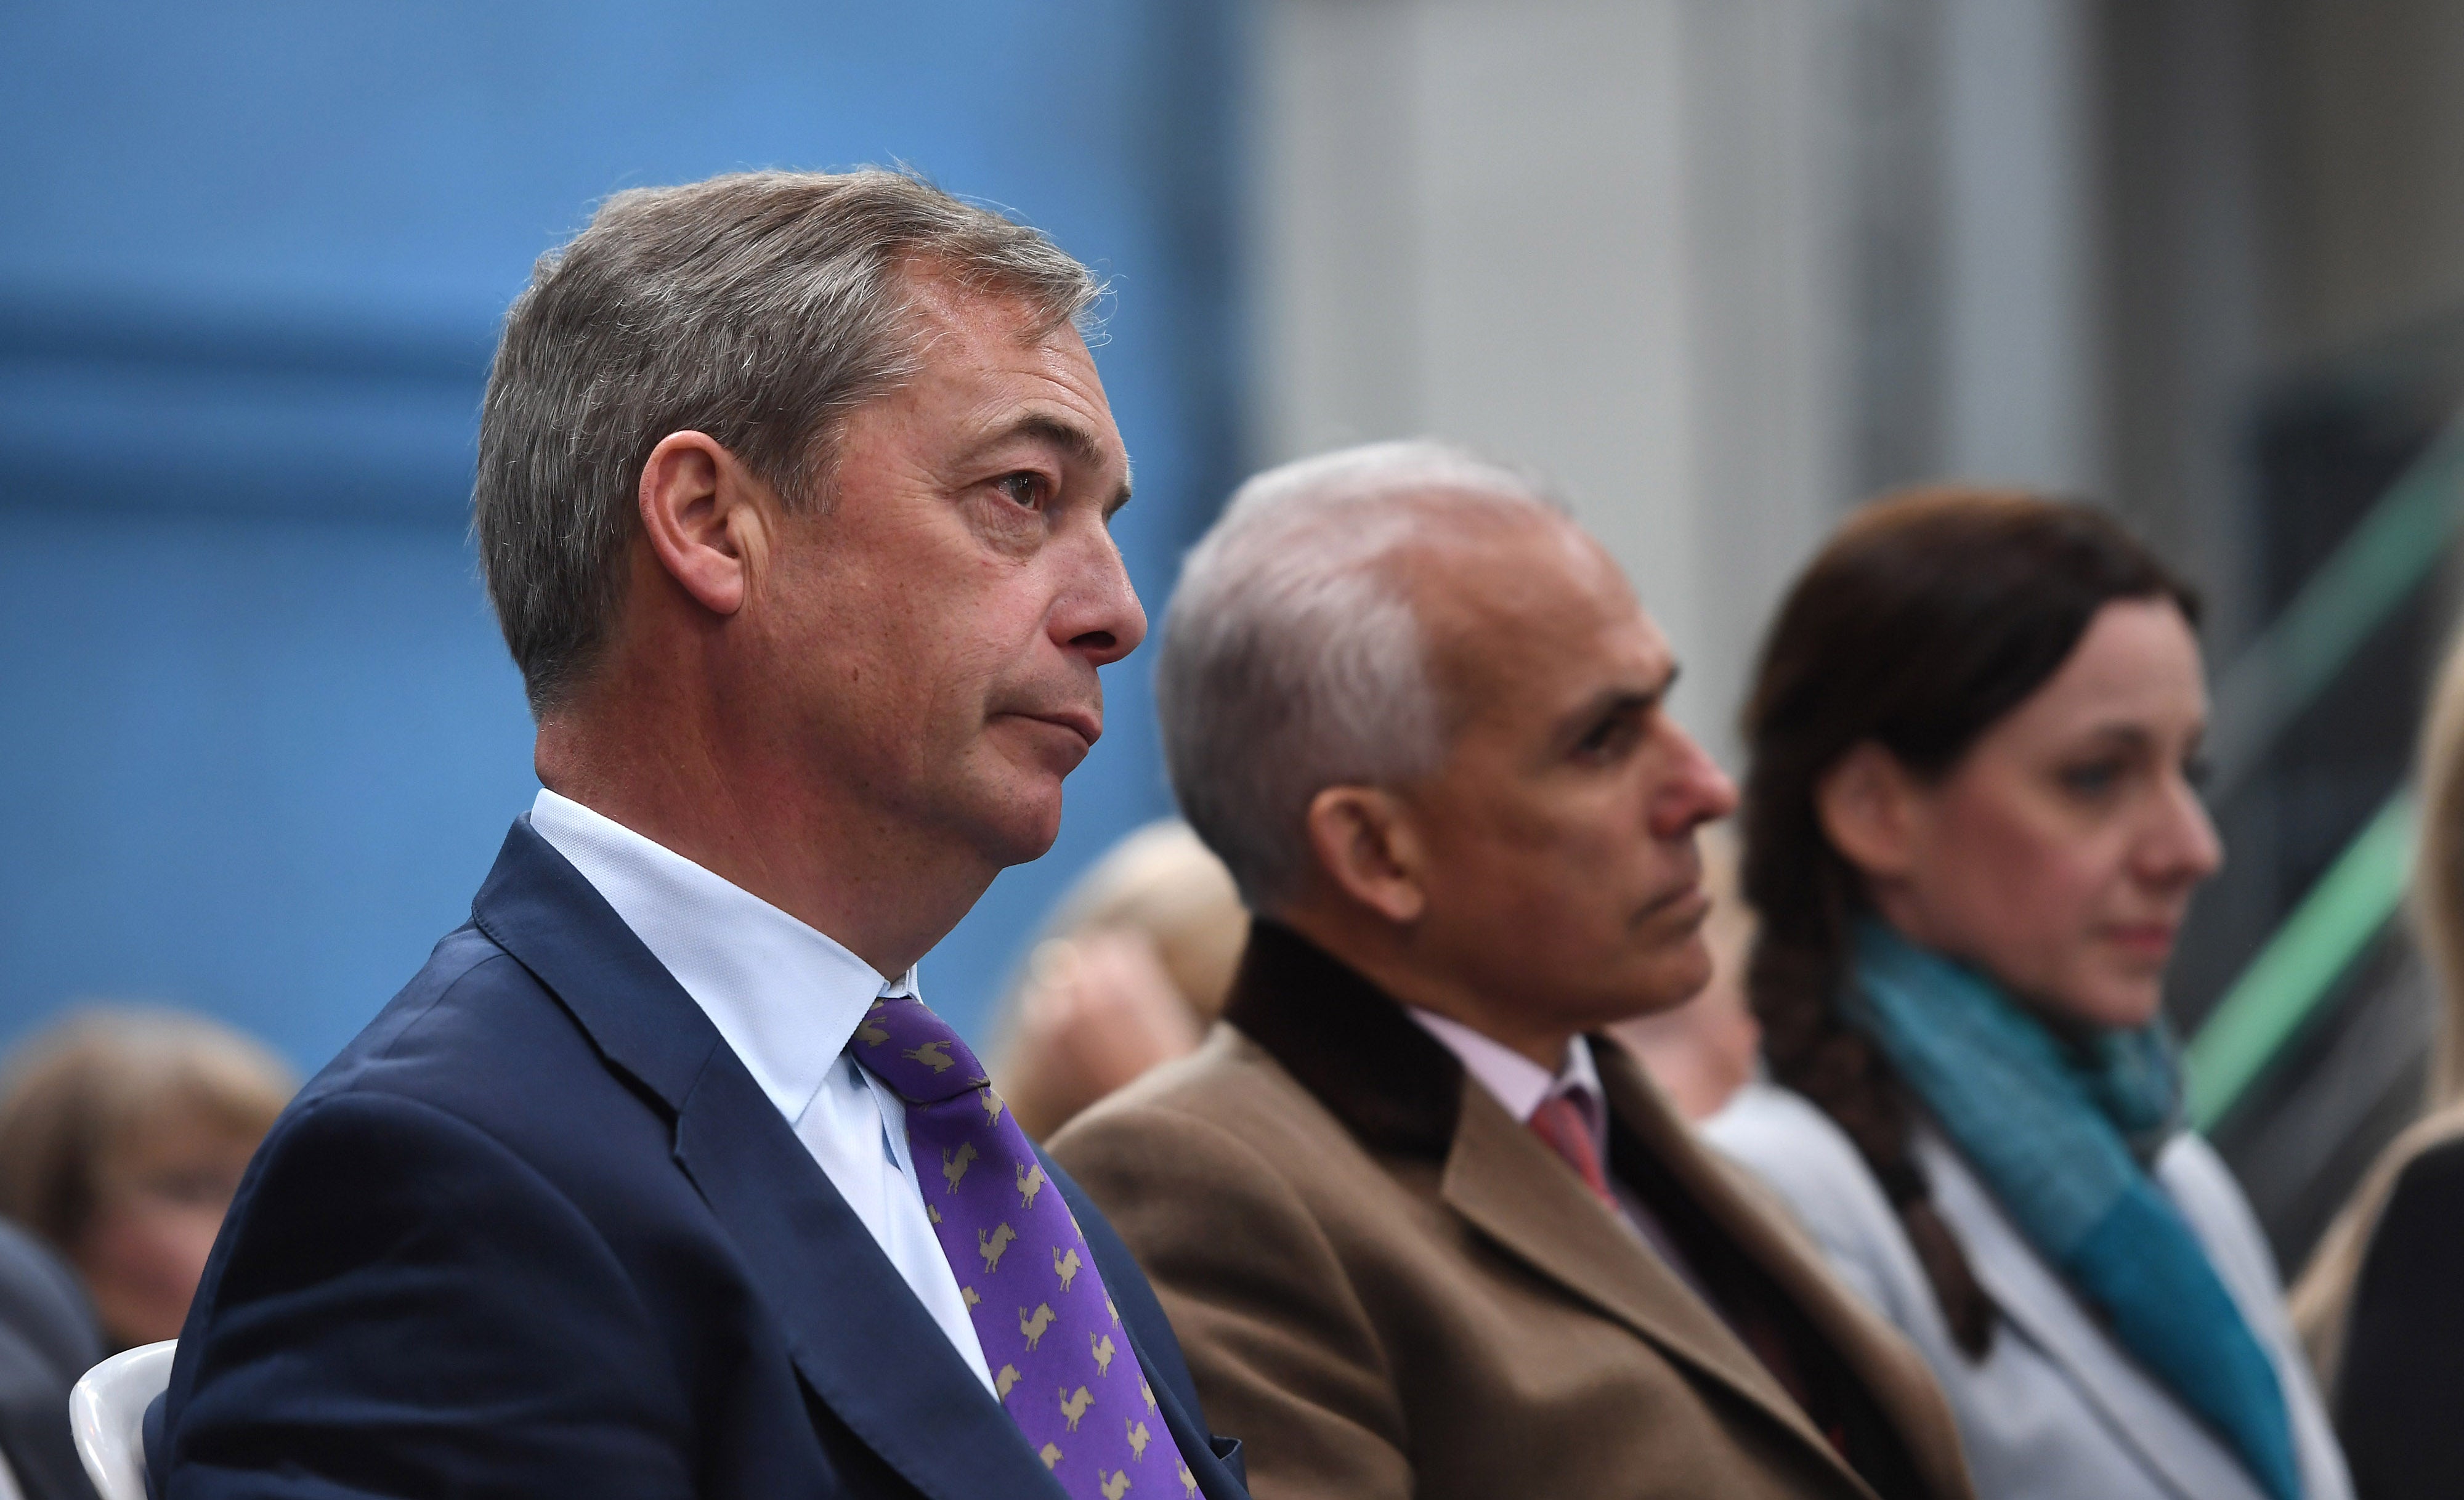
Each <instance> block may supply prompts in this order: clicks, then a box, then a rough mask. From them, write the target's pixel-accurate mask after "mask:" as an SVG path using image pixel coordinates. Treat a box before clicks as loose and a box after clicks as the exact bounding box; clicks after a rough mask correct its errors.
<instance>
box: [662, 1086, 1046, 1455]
mask: <svg viewBox="0 0 2464 1500" xmlns="http://www.w3.org/2000/svg"><path fill="white" fill-rule="evenodd" d="M676 1161H677V1163H678V1164H679V1165H681V1166H682V1167H683V1168H684V1170H685V1172H686V1173H687V1174H688V1175H689V1176H690V1177H692V1179H693V1185H694V1186H695V1187H697V1188H699V1189H700V1190H701V1195H702V1200H703V1201H704V1202H707V1203H709V1204H710V1207H711V1212H713V1213H714V1214H715V1215H717V1216H718V1220H719V1223H720V1224H724V1225H725V1226H726V1228H727V1232H728V1237H729V1238H730V1239H732V1240H734V1241H735V1242H736V1246H737V1251H738V1252H739V1253H741V1254H742V1255H743V1257H744V1263H745V1265H746V1267H747V1268H750V1270H751V1272H752V1275H753V1281H754V1285H755V1286H757V1287H759V1289H760V1291H761V1295H762V1298H763V1300H764V1301H766V1302H767V1303H768V1304H769V1305H770V1307H771V1308H772V1309H773V1310H774V1311H776V1312H777V1313H778V1314H779V1319H780V1322H781V1325H783V1327H784V1328H785V1329H786V1333H787V1347H788V1351H789V1353H790V1354H791V1355H792V1356H793V1357H794V1359H795V1361H796V1368H797V1370H798V1371H799V1372H801V1373H802V1374H803V1377H804V1380H805V1382H806V1383H807V1384H809V1385H810V1386H811V1387H812V1388H813V1394H815V1395H816V1396H819V1397H820V1398H821V1399H822V1401H823V1402H824V1403H825V1404H826V1405H827V1406H828V1407H829V1408H830V1410H831V1411H833V1412H835V1413H836V1414H837V1415H838V1417H839V1419H840V1420H841V1421H842V1422H845V1423H847V1426H848V1427H849V1428H850V1429H851V1430H853V1431H854V1433H855V1434H856V1435H857V1436H858V1437H860V1438H862V1439H863V1440H864V1441H865V1442H866V1443H867V1444H869V1445H870V1446H871V1447H872V1449H873V1451H875V1452H876V1453H879V1454H880V1455H881V1456H882V1457H883V1458H884V1459H886V1460H888V1461H889V1463H890V1465H891V1467H893V1468H896V1469H897V1470H898V1471H899V1472H900V1473H902V1474H904V1475H906V1476H907V1478H908V1480H909V1481H910V1482H911V1483H913V1485H914V1486H915V1488H916V1489H921V1490H923V1491H924V1492H925V1493H926V1494H929V1495H935V1496H938V1497H942V1500H972V1497H976V1496H981V1495H988V1494H1003V1495H1008V1494H1024V1495H1032V1494H1058V1493H1059V1492H1060V1489H1059V1487H1058V1486H1057V1485H1055V1484H1054V1483H1053V1481H1052V1478H1051V1475H1050V1474H1049V1473H1048V1472H1046V1470H1045V1467H1044V1464H1043V1462H1042V1461H1041V1460H1039V1459H1038V1458H1037V1457H1036V1456H1035V1453H1034V1450H1032V1449H1030V1448H1029V1447H1028V1446H1027V1445H1026V1439H1025V1438H1024V1437H1023V1435H1022V1434H1021V1433H1020V1431H1019V1427H1018V1424H1017V1423H1014V1422H1012V1421H1011V1420H1010V1418H1009V1414H1008V1413H1007V1412H1004V1411H1002V1410H1001V1407H1000V1406H999V1405H998V1404H996V1403H995V1402H994V1401H993V1399H992V1396H991V1393H989V1392H987V1391H986V1390H985V1389H984V1387H983V1382H982V1381H980V1380H979V1379H977V1378H976V1376H975V1374H974V1372H973V1371H970V1370H969V1369H968V1368H967V1367H966V1364H965V1363H964V1362H963V1361H962V1360H961V1359H960V1358H959V1357H958V1354H957V1350H955V1349H953V1348H952V1347H951V1346H950V1340H949V1337H948V1336H947V1335H944V1334H943V1333H942V1332H941V1329H940V1325H938V1324H937V1323H935V1322H934V1321H933V1319H932V1317H931V1315H930V1314H928V1313H926V1312H925V1311H924V1306H923V1304H922V1303H920V1302H918V1301H916V1300H915V1294H914V1293H913V1291H911V1290H908V1287H907V1283H906V1280H905V1279H904V1278H903V1277H901V1276H900V1275H899V1274H898V1270H897V1268H895V1267H893V1266H891V1264H890V1260H889V1257H887V1256H885V1255H883V1254H882V1253H881V1246H879V1245H878V1244H877V1243H875V1242H874V1240H873V1238H872V1235H871V1233H870V1231H869V1230H867V1229H866V1228H865V1226H864V1223H863V1221H862V1220H859V1219H858V1218H856V1216H855V1213H854V1211H853V1210H851V1209H849V1208H848V1207H847V1203H846V1202H845V1200H843V1199H841V1198H840V1197H839V1195H838V1191H837V1189H835V1188H833V1187H832V1186H831V1185H830V1181H829V1179H828V1178H827V1177H826V1176H825V1175H824V1174H823V1172H822V1170H821V1168H820V1167H818V1166H816V1165H815V1164H814V1163H813V1158H811V1156H810V1155H808V1154H807V1153H806V1152H805V1150H804V1148H803V1143H802V1142H800V1141H798V1140H797V1139H796V1136H795V1134H794V1132H792V1131H790V1130H789V1129H788V1128H787V1124H786V1121H784V1120H783V1119H781V1118H780V1115H779V1112H778V1110H777V1109H775V1108H773V1107H772V1105H771V1103H770V1100H769V1098H768V1097H767V1096H766V1095H764V1094H763V1093H762V1092H761V1091H760V1089H759V1086H758V1085H756V1084H755V1083H754V1081H753V1076H752V1074H750V1073H748V1072H746V1071H745V1070H744V1068H743V1065H742V1064H740V1063H738V1062H737V1059H736V1056H735V1054H734V1053H732V1052H728V1051H725V1050H724V1049H722V1050H721V1051H720V1052H719V1054H718V1055H717V1056H716V1057H715V1059H714V1060H713V1065H712V1066H711V1067H710V1068H709V1069H707V1070H704V1071H703V1073H702V1075H701V1078H700V1080H699V1081H698V1082H697V1083H696V1084H695V1086H694V1088H693V1092H692V1093H691V1094H690V1095H689V1096H688V1097H687V1098H686V1100H685V1106H684V1109H683V1111H682V1112H681V1113H680V1114H679V1115H678V1116H677V1119H676Z"/></svg>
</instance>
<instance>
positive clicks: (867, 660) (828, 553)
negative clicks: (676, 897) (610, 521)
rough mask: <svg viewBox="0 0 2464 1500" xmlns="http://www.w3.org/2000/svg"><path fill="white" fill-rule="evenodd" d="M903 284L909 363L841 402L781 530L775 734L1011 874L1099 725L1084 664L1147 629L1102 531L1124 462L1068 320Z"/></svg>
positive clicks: (1050, 823)
mask: <svg viewBox="0 0 2464 1500" xmlns="http://www.w3.org/2000/svg"><path fill="white" fill-rule="evenodd" d="M911 289H912V292H913V302H914V306H915V315H914V316H915V323H916V330H917V331H916V341H917V342H916V345H915V349H916V356H917V363H918V364H919V365H920V368H919V370H918V371H917V373H916V374H915V375H914V376H913V378H912V379H911V380H909V381H908V382H907V383H906V384H905V385H903V386H900V387H899V388H898V389H896V390H895V391H892V392H891V393H890V394H888V395H886V396H883V397H881V398H879V399H876V400H874V401H872V402H869V403H868V404H866V405H865V406H863V407H861V408H857V409H856V410H855V411H854V412H853V413H852V414H851V415H850V416H849V418H848V419H847V425H846V430H845V432H844V433H843V435H842V437H841V439H840V441H839V444H838V449H837V452H836V455H835V461H834V464H833V468H832V479H831V481H830V484H831V489H830V493H829V495H828V496H827V499H826V501H825V504H823V505H822V506H820V507H819V508H818V509H816V510H815V511H813V512H810V513H807V514H803V515H798V516H791V517H789V518H786V520H785V522H784V524H783V525H782V527H781V531H780V539H781V540H780V543H779V549H778V556H777V557H776V558H774V559H773V560H772V562H773V565H772V566H771V567H770V568H769V569H768V570H767V576H766V579H765V582H764V584H763V585H762V587H763V591H764V592H767V593H770V594H771V595H772V596H773V597H772V598H771V599H769V600H767V601H765V603H766V605H767V606H768V607H767V608H766V609H765V610H764V611H763V613H764V614H765V616H766V618H767V622H768V624H767V627H766V629H765V631H764V634H765V638H766V644H767V646H768V648H769V649H768V650H767V651H765V652H764V656H765V659H766V662H767V666H768V668H769V670H771V671H773V672H775V673H778V674H779V675H780V676H781V679H782V680H781V682H780V683H779V684H778V686H779V689H780V691H779V692H778V693H777V694H776V695H774V701H775V702H776V703H777V704H778V705H779V709H778V717H779V719H780V721H779V722H777V723H776V724H775V725H774V726H771V727H773V728H774V729H775V732H777V733H779V734H781V735H788V736H793V737H795V739H796V741H797V743H796V744H795V745H794V746H793V748H794V749H795V750H796V752H797V753H798V754H799V755H800V756H802V757H803V758H804V759H805V760H806V761H807V763H808V764H809V765H810V767H811V771H812V774H814V775H816V776H821V777H826V778H829V779H831V780H833V781H835V782H837V783H839V784H840V785H841V786H842V787H846V788H849V789H851V790H852V791H853V792H854V793H855V797H856V800H857V801H859V802H860V803H861V804H862V805H867V806H869V807H874V808H878V809H879V810H880V812H881V814H882V816H883V817H884V818H885V820H886V821H892V822H894V823H896V824H897V826H898V827H901V828H904V829H920V830H926V831H927V833H928V836H930V835H932V834H939V835H945V836H946V837H947V838H948V839H951V840H955V841H957V842H958V843H960V844H962V845H965V846H967V847H970V848H972V849H974V850H975V851H977V852H978V853H979V854H980V855H981V856H982V857H984V858H985V859H987V860H988V861H990V862H991V863H992V864H994V865H995V866H997V867H998V866H1003V865H1011V864H1017V863H1020V862H1023V861H1025V860H1029V859H1033V858H1035V857H1036V856H1037V855H1039V854H1042V853H1043V852H1044V851H1045V849H1046V848H1048V847H1049V846H1050V845H1051V843H1052V839H1053V836H1054V834H1055V833H1056V832H1057V831H1058V830H1059V827H1060V823H1061V782H1062V778H1063V777H1065V776H1067V774H1068V773H1069V772H1070V771H1072V770H1075V769H1076V768H1077V766H1078V763H1079V762H1080V761H1083V760H1085V759H1086V756H1087V752H1088V750H1089V747H1091V746H1092V745H1093V744H1094V742H1095V739H1096V737H1097V736H1098V735H1099V734H1101V733H1102V729H1103V713H1104V692H1103V688H1102V685H1101V684H1100V683H1099V682H1098V681H1097V680H1096V675H1095V669H1096V668H1098V667H1100V666H1103V665H1105V664H1107V663H1109V662H1112V661H1116V660H1118V659H1119V658H1120V657H1122V656H1124V655H1126V654H1128V653H1129V651H1131V650H1132V649H1133V647H1135V646H1136V645H1137V644H1138V642H1139V641H1140V640H1141V639H1142V638H1144V636H1145V634H1146V614H1145V611H1144V610H1143V609H1141V608H1140V607H1139V605H1138V601H1137V596H1136V595H1135V594H1134V593H1133V592H1132V590H1131V588H1130V581H1129V575H1128V573H1127V571H1126V570H1125V569H1124V568H1123V566H1122V563H1121V555H1120V551H1119V549H1118V548H1117V547H1115V546H1114V545H1113V543H1112V538H1111V530H1110V526H1111V516H1112V513H1113V512H1114V511H1115V510H1117V509H1118V508H1119V507H1120V505H1121V504H1122V503H1123V502H1124V501H1125V500H1127V498H1128V496H1129V468H1130V466H1129V455H1128V453H1127V452H1125V451H1124V450H1123V448H1122V445H1121V435H1120V432H1119V430H1118V429H1117V428H1115V427H1114V426H1113V423H1112V413H1111V407H1110V406H1109V405H1108V404H1107V403H1106V401H1105V399H1104V387H1103V383H1102V382H1101V381H1100V380H1099V379H1097V377H1096V373H1095V364H1094V360H1093V359H1092V358H1091V357H1090V356H1089V353H1088V350H1087V344H1086V342H1085V340H1083V339H1082V338H1080V337H1079V335H1078V332H1077V330H1076V329H1074V328H1071V327H1069V326H1067V324H1064V325H1063V326H1061V327H1058V328H1053V329H1047V330H1039V329H1038V328H1036V327H1035V320H1034V318H1033V316H1032V314H1031V312H1030V311H1029V309H1027V308H1026V307H1025V306H1024V305H1023V304H1022V303H1020V302H1018V301H1016V300H1013V299H1008V298H1001V297H1000V296H997V295H987V294H984V293H980V292H974V291H968V290H965V289H963V288H960V287H958V286H957V285H955V284H953V283H952V282H950V281H949V280H947V279H946V278H943V277H939V276H934V275H932V274H931V273H930V272H929V271H926V272H922V273H917V274H914V279H913V281H912V282H911ZM764 717H770V716H769V715H768V714H766V713H765V715H764ZM883 873H884V875H885V876H888V875H890V874H891V872H890V871H884V872H883Z"/></svg>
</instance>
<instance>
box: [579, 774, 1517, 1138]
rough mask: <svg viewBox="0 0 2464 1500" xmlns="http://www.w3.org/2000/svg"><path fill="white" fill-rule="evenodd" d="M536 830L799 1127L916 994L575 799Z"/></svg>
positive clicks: (910, 974)
mask: <svg viewBox="0 0 2464 1500" xmlns="http://www.w3.org/2000/svg"><path fill="white" fill-rule="evenodd" d="M531 827H532V829H533V830H534V831H535V832H537V833H538V834H539V837H541V838H543V839H545V840H547V841H548V844H549V845H550V846H551V847H552V848H554V849H555V850H556V851H557V852H558V853H560V854H561V855H563V856H564V857H565V858H566V859H567V860H568V861H570V862H571V863H572V865H573V868H574V869H576V870H578V871H582V876H583V879H585V880H587V881H589V882H590V883H591V885H592V886H594V887H596V888H597V889H598V892H599V893H600V894H601V895H602V896H604V897H605V898H606V901H607V904H608V905H609V906H611V907H613V908H615V911H616V915H618V916H619V917H621V918H623V919H624V922H625V925H626V926H627V927H629V928H631V929H632V930H633V936H635V937H639V938H641V939H642V945H643V946H644V947H646V948H648V949H649V950H650V955H651V957H653V958H655V959H657V960H659V962H660V963H661V964H662V965H664V966H665V967H666V968H667V971H668V973H669V974H671V975H672V976H674V978H675V982H676V983H677V984H679V985H681V986H682V987H683V989H684V992H685V993H686V994H687V995H690V996H692V997H693V1004H696V1005H699V1006H700V1007H701V1008H702V1012H703V1013H704V1014H705V1015H707V1016H709V1017H710V1021H711V1025H713V1026H716V1027H717V1028H718V1034H719V1035H720V1036H721V1037H724V1038H725V1039H726V1041H727V1045H728V1047H729V1048H732V1049H733V1050H734V1051H735V1053H736V1055H737V1058H739V1059H740V1060H741V1061H742V1062H743V1064H744V1067H745V1070H747V1071H748V1072H750V1073H752V1074H753V1081H754V1082H755V1083H758V1084H759V1085H760V1086H761V1092H763V1093H765V1094H768V1095H769V1096H770V1102H771V1103H772V1104H774V1105H776V1106H778V1109H779V1113H780V1114H783V1115H785V1116H786V1117H787V1118H788V1119H789V1120H790V1121H793V1120H795V1119H797V1118H798V1117H800V1116H801V1115H803V1113H804V1109H805V1107H806V1106H807V1105H809V1104H811V1103H812V1099H813V1095H814V1094H815V1093H817V1092H820V1090H821V1087H822V1081H823V1079H824V1078H825V1077H826V1076H827V1075H828V1073H829V1070H830V1067H831V1065H832V1064H834V1063H836V1062H837V1061H838V1057H839V1054H840V1053H841V1052H843V1051H845V1050H846V1049H847V1039H848V1038H849V1037H852V1036H853V1035H855V1028H856V1026H857V1024H858V1023H859V1022H861V1021H863V1020H864V1016H865V1012H866V1011H867V1010H869V1009H870V1008H871V1006H872V1003H873V1001H874V1000H876V999H878V998H880V997H881V996H884V995H914V994H916V993H917V991H916V988H915V971H914V970H913V969H912V968H911V969H909V970H908V971H907V972H906V973H904V974H902V975H900V976H898V977H897V978H896V979H894V980H885V979H883V978H882V976H881V975H880V974H878V973H876V972H874V970H873V968H872V966H871V965H869V964H868V963H866V962H865V961H864V960H862V959H859V958H857V957H856V956H855V955H854V954H852V953H849V952H848V951H847V949H846V948H844V947H842V946H840V945H839V944H838V943H837V942H835V941H833V940H832V939H831V938H830V937H829V936H828V935H827V934H825V933H822V932H819V931H817V930H815V929H814V928H811V927H808V926H806V925H805V924H804V923H803V922H801V921H799V920H797V919H796V918H795V917H793V916H790V915H787V914H786V913H785V912H782V911H781V910H779V908H777V907H775V906H772V905H771V904H770V903H769V902H767V901H764V900H762V899H761V898H760V897H759V896H757V895H755V894H753V893H751V892H749V891H746V890H744V889H743V888H742V887H740V886H737V885H734V884H732V883H730V882H729V881H727V880H725V879H722V878H721V877H719V876H717V875H715V874H713V873H711V872H710V871H707V870H704V869H703V868H702V867H701V866H699V865H696V864H694V863H693V861H692V860H689V859H687V858H685V857H684V856H683V855H681V854H678V853H676V852H675V851H673V850H672V849H666V848H663V847H662V846H660V845H657V844H654V843H652V842H651V841H650V840H649V839H646V838H644V837H643V836H642V835H640V834H639V833H636V832H634V831H633V830H632V829H630V828H628V827H625V826H624V825H622V824H620V823H617V822H615V821H613V820H611V819H609V818H606V817H603V816H602V815H600V814H599V813H596V812H593V811H591V810H590V809H589V808H587V807H585V806H583V805H582V804H580V803H578V802H575V801H573V800H572V799H570V798H566V797H560V796H558V795H557V794H556V793H554V792H552V791H548V790H546V789H545V788H541V790H540V792H539V798H538V800H537V801H536V802H534V803H533V804H532V805H531ZM1527 1066H1528V1065H1527Z"/></svg>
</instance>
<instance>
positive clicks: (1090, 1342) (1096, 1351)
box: [1087, 1334, 1113, 1375]
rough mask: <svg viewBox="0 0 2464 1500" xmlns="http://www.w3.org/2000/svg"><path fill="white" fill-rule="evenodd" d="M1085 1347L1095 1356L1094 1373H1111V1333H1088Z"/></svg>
mask: <svg viewBox="0 0 2464 1500" xmlns="http://www.w3.org/2000/svg"><path fill="white" fill-rule="evenodd" d="M1087 1349H1088V1352H1089V1353H1090V1354H1092V1355H1093V1356H1094V1357H1095V1373H1096V1374H1097V1375H1110V1374H1111V1373H1112V1354H1113V1349H1112V1335H1110V1334H1089V1335H1087Z"/></svg>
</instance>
